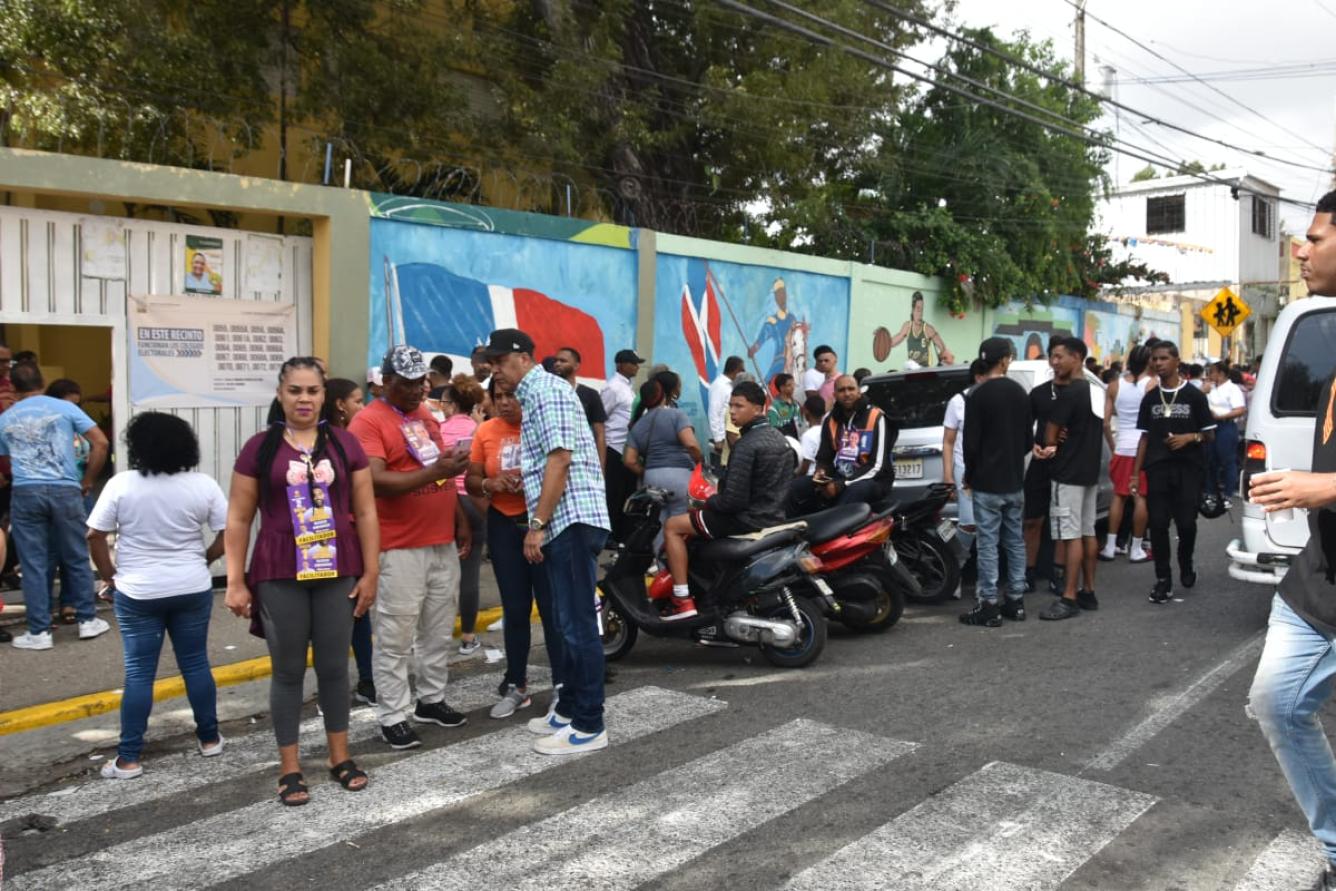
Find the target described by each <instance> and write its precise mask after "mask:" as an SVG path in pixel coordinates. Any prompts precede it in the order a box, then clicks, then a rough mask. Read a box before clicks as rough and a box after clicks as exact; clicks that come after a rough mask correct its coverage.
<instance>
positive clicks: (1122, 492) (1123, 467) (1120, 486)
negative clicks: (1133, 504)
mask: <svg viewBox="0 0 1336 891" xmlns="http://www.w3.org/2000/svg"><path fill="white" fill-rule="evenodd" d="M1136 461H1137V459H1136V458H1133V457H1132V456H1131V455H1114V456H1113V457H1112V458H1110V459H1109V479H1110V480H1111V481H1112V482H1113V494H1114V495H1116V496H1118V497H1119V498H1126V497H1127V496H1128V495H1131V494H1132V493H1131V492H1130V491H1128V488H1127V486H1128V484H1129V483H1130V482H1132V466H1133V465H1134V464H1136ZM1137 491H1138V492H1140V493H1141V494H1142V495H1143V496H1144V495H1145V494H1146V471H1145V470H1142V471H1141V475H1140V476H1139V477H1137Z"/></svg>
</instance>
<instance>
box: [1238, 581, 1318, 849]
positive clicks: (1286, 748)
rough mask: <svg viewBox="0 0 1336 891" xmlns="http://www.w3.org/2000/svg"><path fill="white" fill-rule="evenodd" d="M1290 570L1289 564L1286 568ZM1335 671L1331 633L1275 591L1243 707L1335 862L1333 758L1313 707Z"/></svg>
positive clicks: (1311, 827) (1310, 825)
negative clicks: (1255, 723)
mask: <svg viewBox="0 0 1336 891" xmlns="http://www.w3.org/2000/svg"><path fill="white" fill-rule="evenodd" d="M1291 571H1292V572H1293V570H1291ZM1333 677H1336V649H1333V647H1332V639H1331V638H1329V637H1328V636H1327V635H1325V634H1323V633H1322V632H1321V631H1318V630H1317V629H1316V628H1314V627H1313V626H1312V625H1309V624H1308V623H1307V622H1305V621H1304V620H1303V619H1302V618H1300V616H1299V615H1298V614H1297V613H1295V612H1294V610H1292V609H1290V608H1289V606H1288V605H1287V604H1286V603H1285V601H1284V600H1282V599H1281V598H1280V595H1279V594H1277V595H1276V596H1275V598H1274V599H1273V600H1272V601H1271V619H1270V621H1269V622H1268V624H1267V632H1266V646H1265V647H1264V648H1263V649H1262V658H1261V661H1260V662H1258V665H1257V675H1256V676H1255V677H1254V678H1253V684H1252V691H1251V692H1250V693H1249V694H1248V710H1249V712H1250V713H1251V714H1252V717H1253V718H1255V719H1256V720H1257V723H1259V724H1260V725H1261V726H1262V732H1263V733H1264V734H1266V739H1267V742H1269V743H1271V751H1272V752H1274V753H1275V755H1276V760H1277V761H1279V762H1280V769H1281V770H1282V771H1283V772H1284V774H1285V779H1287V780H1289V783H1290V791H1292V792H1293V793H1294V797H1295V799H1296V800H1297V801H1298V802H1299V809H1300V810H1302V811H1303V812H1304V816H1305V817H1307V818H1308V826H1309V828H1310V829H1312V830H1313V835H1315V836H1317V840H1318V841H1320V842H1321V843H1322V846H1323V848H1324V849H1326V853H1327V859H1328V860H1331V861H1333V862H1336V758H1333V757H1332V754H1331V744H1330V743H1329V742H1328V741H1327V734H1326V733H1325V732H1323V730H1322V722H1321V721H1319V720H1318V712H1319V711H1320V710H1321V708H1322V706H1323V704H1324V703H1326V701H1327V700H1328V699H1330V698H1331V692H1332V679H1333Z"/></svg>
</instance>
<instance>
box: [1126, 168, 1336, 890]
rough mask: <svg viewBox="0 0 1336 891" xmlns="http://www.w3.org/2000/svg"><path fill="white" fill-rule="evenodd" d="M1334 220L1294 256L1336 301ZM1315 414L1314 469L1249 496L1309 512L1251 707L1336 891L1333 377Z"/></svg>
mask: <svg viewBox="0 0 1336 891" xmlns="http://www.w3.org/2000/svg"><path fill="white" fill-rule="evenodd" d="M1334 220H1336V191H1332V192H1328V193H1327V194H1325V195H1323V196H1322V198H1321V199H1320V200H1319V201H1318V203H1317V213H1316V215H1315V216H1314V217H1313V224H1312V225H1311V226H1309V227H1308V240H1307V242H1306V243H1305V244H1304V245H1303V246H1302V247H1300V248H1299V253H1298V257H1299V264H1300V267H1299V268H1300V274H1301V275H1302V276H1303V279H1304V281H1305V282H1307V283H1308V292H1309V293H1310V294H1312V295H1313V296H1315V297H1336V222H1334ZM1316 408H1317V418H1316V424H1315V429H1314V431H1313V462H1312V471H1311V472H1308V473H1304V472H1302V471H1282V472H1275V473H1264V474H1258V475H1256V476H1254V477H1253V478H1252V487H1251V489H1250V491H1249V493H1248V497H1249V498H1251V499H1252V500H1253V501H1254V502H1255V503H1256V504H1258V505H1260V506H1261V507H1262V509H1263V510H1265V511H1266V512H1267V513H1268V514H1271V513H1275V512H1276V511H1283V510H1292V509H1294V508H1304V509H1306V510H1307V511H1308V512H1309V513H1308V533H1309V534H1308V544H1307V545H1306V546H1305V547H1304V549H1303V552H1302V553H1301V554H1300V555H1299V556H1298V557H1297V558H1295V560H1294V563H1293V565H1291V567H1290V571H1289V572H1288V573H1286V574H1285V578H1284V579H1283V580H1282V581H1281V583H1280V590H1279V591H1278V592H1277V594H1276V596H1275V597H1274V598H1273V599H1272V601H1271V620H1270V622H1269V624H1268V627H1267V632H1266V645H1265V647H1264V648H1263V650H1262V658H1261V661H1260V662H1259V663H1258V665H1257V675H1256V677H1255V678H1254V679H1253V685H1252V692H1251V694H1250V695H1249V707H1250V711H1251V714H1252V716H1253V717H1254V718H1256V719H1257V722H1258V723H1259V724H1261V727H1262V732H1263V733H1264V734H1266V738H1267V741H1268V742H1269V743H1271V751H1272V752H1274V753H1275V755H1276V760H1277V761H1279V762H1280V768H1281V770H1282V771H1284V773H1285V778H1286V779H1287V780H1288V781H1289V784H1290V790H1291V791H1292V792H1293V793H1294V797H1295V799H1296V800H1297V801H1298V803H1299V808H1300V809H1301V810H1302V811H1303V812H1304V816H1305V817H1307V818H1308V826H1309V828H1310V829H1311V830H1312V831H1313V835H1314V836H1316V837H1317V840H1318V841H1319V842H1321V843H1322V848H1323V850H1324V852H1325V854H1326V856H1327V865H1326V867H1325V869H1323V871H1322V874H1321V876H1320V877H1318V881H1317V884H1316V887H1317V888H1336V759H1334V758H1333V757H1332V753H1331V744H1330V743H1329V742H1328V740H1327V735H1326V733H1325V732H1324V731H1323V729H1322V723H1321V721H1320V720H1319V719H1318V713H1319V712H1320V711H1321V710H1322V707H1323V706H1324V705H1325V704H1326V703H1327V700H1329V699H1330V698H1331V692H1332V680H1333V678H1336V647H1333V646H1332V643H1333V640H1336V510H1333V507H1336V436H1333V435H1332V434H1333V431H1336V380H1329V381H1327V384H1326V386H1324V387H1323V388H1322V393H1321V395H1320V397H1319V398H1318V401H1317V406H1316ZM1152 485H1153V484H1152ZM1157 547H1158V545H1157ZM1156 556H1157V557H1158V556H1159V554H1158V552H1157V554H1156Z"/></svg>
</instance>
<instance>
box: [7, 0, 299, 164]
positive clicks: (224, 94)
mask: <svg viewBox="0 0 1336 891" xmlns="http://www.w3.org/2000/svg"><path fill="white" fill-rule="evenodd" d="M267 6H269V4H268V3H263V2H257V0H61V2H51V0H6V3H5V4H4V9H3V12H2V13H0V142H2V143H3V144H5V145H22V146H27V147H31V148H41V149H48V150H53V151H55V150H61V151H67V152H87V153H95V154H99V155H102V156H104V157H119V158H126V159H132V160H142V161H152V162H155V163H160V164H173V165H179V166H187V167H223V166H226V162H227V160H228V159H230V158H232V157H235V156H237V155H240V154H243V153H245V152H248V151H250V150H251V149H253V148H258V147H259V145H260V142H261V138H262V133H261V131H262V129H263V127H264V125H265V124H266V123H267V122H268V121H269V120H270V119H271V116H272V107H273V103H272V100H271V94H270V89H269V85H268V84H267V83H266V81H265V78H264V69H265V63H266V61H267V54H268V51H269V49H268V46H267V43H266V40H267V34H266V32H265V29H263V28H256V27H255V25H254V23H255V22H256V21H257V20H263V19H264V17H265V11H266V9H265V8H266V7H267Z"/></svg>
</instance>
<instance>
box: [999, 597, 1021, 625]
mask: <svg viewBox="0 0 1336 891" xmlns="http://www.w3.org/2000/svg"><path fill="white" fill-rule="evenodd" d="M999 612H1001V613H1002V618H1004V619H1010V620H1011V621H1013V622H1024V621H1025V601H1024V600H1023V599H1021V598H1020V597H1013V598H1009V599H1008V600H1006V601H1005V602H1004V603H1003V604H1002V606H1001V608H1000V609H999Z"/></svg>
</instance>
